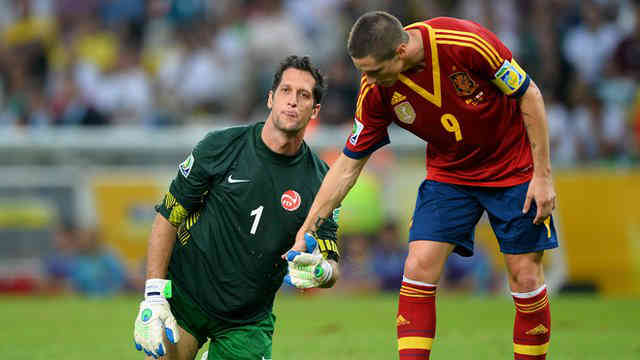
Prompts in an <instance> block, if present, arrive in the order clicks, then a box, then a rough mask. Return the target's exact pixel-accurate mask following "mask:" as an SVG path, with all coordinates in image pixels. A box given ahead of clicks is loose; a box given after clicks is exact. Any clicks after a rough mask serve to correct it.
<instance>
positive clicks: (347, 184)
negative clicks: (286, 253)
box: [292, 154, 369, 251]
mask: <svg viewBox="0 0 640 360" xmlns="http://www.w3.org/2000/svg"><path fill="white" fill-rule="evenodd" d="M368 159H369V156H365V157H363V158H360V159H353V158H351V157H348V156H346V155H345V154H341V155H340V157H338V159H337V160H336V161H335V163H334V164H333V165H332V166H331V168H330V169H329V171H328V172H327V174H326V175H325V177H324V180H323V181H322V185H320V190H318V193H317V194H316V197H315V199H314V201H313V204H312V205H311V209H310V210H309V213H308V214H307V218H306V219H305V221H304V223H303V224H302V227H300V230H299V231H298V234H297V235H296V242H295V244H294V246H293V248H292V249H293V250H297V251H304V249H305V242H304V234H305V233H313V232H316V231H317V230H318V227H319V226H321V225H322V223H323V222H324V221H326V219H327V217H328V216H329V214H331V212H332V211H333V209H335V208H336V207H338V205H339V204H340V203H341V202H342V200H343V199H344V198H345V197H346V196H347V194H348V193H349V190H351V188H352V187H353V185H354V184H355V183H356V180H357V179H358V176H360V172H362V168H363V167H364V165H365V164H366V163H367V160H368Z"/></svg>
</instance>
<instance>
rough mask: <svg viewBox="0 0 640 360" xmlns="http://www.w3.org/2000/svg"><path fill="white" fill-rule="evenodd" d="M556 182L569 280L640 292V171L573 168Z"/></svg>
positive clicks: (605, 290) (624, 292)
mask: <svg viewBox="0 0 640 360" xmlns="http://www.w3.org/2000/svg"><path fill="white" fill-rule="evenodd" d="M555 184H556V192H557V193H558V206H557V213H558V215H559V220H560V221H559V223H560V234H561V239H560V240H561V241H562V243H561V246H564V247H565V253H566V254H567V259H566V260H567V266H568V272H569V273H568V275H569V279H570V280H572V281H584V282H592V283H594V284H595V285H596V286H597V287H598V288H599V289H600V290H602V292H603V293H606V294H620V295H631V294H633V295H639V294H640V208H639V206H640V205H639V204H640V171H638V170H635V171H624V172H620V171H618V172H611V171H604V170H593V171H588V170H585V171H580V172H576V171H575V170H574V171H571V172H567V173H559V174H557V175H556V177H555Z"/></svg>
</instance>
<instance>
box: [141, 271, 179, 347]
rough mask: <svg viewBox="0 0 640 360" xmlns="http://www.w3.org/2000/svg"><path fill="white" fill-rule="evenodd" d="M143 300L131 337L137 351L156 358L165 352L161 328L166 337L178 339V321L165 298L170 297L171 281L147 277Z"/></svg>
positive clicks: (172, 340)
mask: <svg viewBox="0 0 640 360" xmlns="http://www.w3.org/2000/svg"><path fill="white" fill-rule="evenodd" d="M144 293H145V295H144V300H143V301H142V302H141V303H140V311H139V312H138V317H137V318H136V322H135V326H134V332H133V339H134V343H135V346H136V349H138V351H144V353H145V354H147V355H148V356H153V357H154V358H156V359H157V358H158V357H159V356H164V355H165V354H166V353H167V347H166V346H165V344H164V342H163V341H162V337H163V329H164V332H165V333H166V334H167V339H169V341H171V343H173V344H175V343H177V342H178V341H179V340H180V333H179V332H178V323H177V322H176V319H175V318H174V317H173V314H172V313H171V309H170V308H169V303H168V302H167V299H168V298H170V297H171V281H170V280H163V279H149V280H147V282H146V283H145V289H144Z"/></svg>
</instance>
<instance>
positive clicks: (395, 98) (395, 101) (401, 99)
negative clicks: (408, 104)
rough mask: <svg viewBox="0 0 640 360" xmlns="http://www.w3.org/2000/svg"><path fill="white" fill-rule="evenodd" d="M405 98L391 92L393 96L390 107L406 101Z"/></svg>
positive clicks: (395, 92)
mask: <svg viewBox="0 0 640 360" xmlns="http://www.w3.org/2000/svg"><path fill="white" fill-rule="evenodd" d="M406 99H407V97H406V96H404V95H402V94H400V93H398V92H397V91H394V92H393V96H391V105H395V104H397V103H399V102H400V101H404V100H406Z"/></svg>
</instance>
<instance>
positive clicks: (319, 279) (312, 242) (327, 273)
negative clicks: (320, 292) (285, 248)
mask: <svg viewBox="0 0 640 360" xmlns="http://www.w3.org/2000/svg"><path fill="white" fill-rule="evenodd" d="M304 240H305V243H306V247H307V249H306V250H307V252H299V251H295V250H289V252H287V256H286V257H287V261H288V263H289V273H288V274H287V275H285V277H284V281H285V282H286V283H287V284H289V285H291V286H295V287H297V288H298V289H308V288H314V287H320V286H323V285H325V284H326V283H327V282H329V281H330V280H331V278H332V277H333V267H332V266H331V264H329V262H328V261H327V260H325V258H324V257H323V256H322V253H321V252H320V249H319V247H318V241H317V240H316V238H315V237H314V236H313V235H312V234H309V233H306V234H304Z"/></svg>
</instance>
